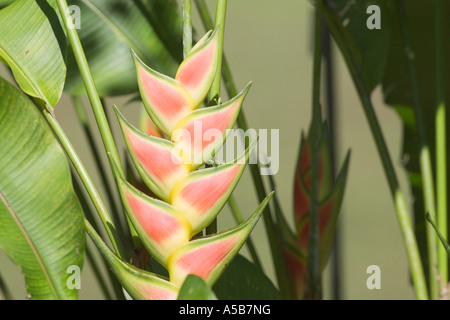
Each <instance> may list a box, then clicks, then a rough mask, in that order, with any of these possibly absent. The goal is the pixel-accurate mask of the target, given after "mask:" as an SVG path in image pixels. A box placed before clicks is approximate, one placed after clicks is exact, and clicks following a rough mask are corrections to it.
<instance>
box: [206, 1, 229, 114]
mask: <svg viewBox="0 0 450 320" xmlns="http://www.w3.org/2000/svg"><path fill="white" fill-rule="evenodd" d="M226 13H227V0H217V5H216V24H215V27H216V28H218V30H217V32H219V40H218V41H219V52H220V54H219V59H218V62H217V73H216V76H215V77H214V81H213V83H212V85H211V90H210V92H209V104H210V105H217V104H219V99H220V86H221V78H222V60H223V41H224V36H225V20H226Z"/></svg>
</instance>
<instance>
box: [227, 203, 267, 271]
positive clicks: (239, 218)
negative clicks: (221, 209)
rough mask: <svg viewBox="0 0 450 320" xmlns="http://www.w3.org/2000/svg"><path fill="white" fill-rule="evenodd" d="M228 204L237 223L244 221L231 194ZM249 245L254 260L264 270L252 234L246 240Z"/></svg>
mask: <svg viewBox="0 0 450 320" xmlns="http://www.w3.org/2000/svg"><path fill="white" fill-rule="evenodd" d="M228 205H229V207H230V209H231V212H232V213H233V217H234V220H235V221H236V223H237V224H241V223H243V222H244V218H243V217H242V214H241V211H240V210H239V207H238V205H237V203H236V200H235V199H234V198H233V196H231V197H230V198H229V199H228ZM245 244H246V245H247V248H248V251H249V253H250V256H251V257H252V260H253V262H254V263H255V265H256V266H258V267H259V268H260V269H261V270H263V267H262V264H261V260H259V257H258V253H257V252H256V249H255V245H254V244H253V240H252V239H251V236H249V237H248V239H247V241H246V242H245Z"/></svg>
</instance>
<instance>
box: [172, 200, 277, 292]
mask: <svg viewBox="0 0 450 320" xmlns="http://www.w3.org/2000/svg"><path fill="white" fill-rule="evenodd" d="M272 195H273V192H272V193H271V194H269V195H268V196H267V197H266V198H265V199H264V200H263V202H262V203H261V204H260V205H259V207H258V208H257V209H256V211H255V213H253V215H251V216H250V217H249V218H248V219H247V220H246V221H245V222H243V223H242V224H240V225H239V226H237V227H235V228H232V229H229V230H227V231H223V232H220V233H216V234H214V235H211V236H205V237H203V238H199V239H196V240H193V241H190V242H189V243H187V244H186V245H184V246H183V247H181V248H179V249H178V250H176V251H175V252H174V253H173V254H172V255H171V256H170V257H169V259H168V261H167V265H168V270H169V274H170V281H171V282H172V283H174V284H175V285H177V286H181V285H182V283H183V282H184V280H185V279H186V277H187V276H188V275H189V274H195V275H197V276H199V277H200V278H202V279H203V280H204V281H205V282H206V283H207V284H208V285H209V286H212V285H213V284H214V282H215V281H216V280H217V279H218V277H219V276H220V274H221V273H222V272H223V270H224V269H225V268H226V266H227V265H228V264H229V263H230V261H231V260H232V259H233V258H234V256H235V255H236V254H237V253H238V252H239V250H240V248H241V247H242V245H243V244H244V242H245V241H246V240H247V237H248V236H249V234H250V232H251V231H252V230H253V228H254V226H255V225H256V223H257V222H258V220H259V218H260V217H261V214H262V212H263V210H264V208H265V207H266V205H267V203H268V202H269V200H270V199H271V197H272Z"/></svg>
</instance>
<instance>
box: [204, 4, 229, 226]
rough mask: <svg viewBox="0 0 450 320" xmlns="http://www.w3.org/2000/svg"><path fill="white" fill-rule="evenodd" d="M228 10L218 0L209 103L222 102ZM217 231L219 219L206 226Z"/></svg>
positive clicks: (216, 103) (225, 5)
mask: <svg viewBox="0 0 450 320" xmlns="http://www.w3.org/2000/svg"><path fill="white" fill-rule="evenodd" d="M226 12H227V0H217V5H216V24H215V27H216V28H217V27H218V28H219V30H218V31H217V32H219V39H218V41H219V52H220V53H219V58H218V62H217V72H216V75H215V77H214V80H213V83H212V85H211V89H210V91H209V105H210V106H211V105H218V104H219V103H220V102H219V101H220V79H221V77H222V72H221V71H222V57H223V38H224V33H225V17H226ZM216 232H217V219H214V221H213V222H212V223H211V224H210V225H209V226H208V227H207V228H206V234H214V233H216Z"/></svg>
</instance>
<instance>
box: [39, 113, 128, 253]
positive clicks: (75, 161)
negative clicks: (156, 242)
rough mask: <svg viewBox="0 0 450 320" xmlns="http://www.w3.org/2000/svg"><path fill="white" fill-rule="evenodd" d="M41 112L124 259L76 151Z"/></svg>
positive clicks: (54, 122) (96, 193) (108, 219)
mask: <svg viewBox="0 0 450 320" xmlns="http://www.w3.org/2000/svg"><path fill="white" fill-rule="evenodd" d="M43 112H44V116H45V118H46V119H47V122H48V123H49V124H50V126H51V127H52V129H53V132H54V133H55V135H56V136H57V137H58V140H59V142H60V144H61V145H62V147H63V149H64V150H65V151H66V154H67V156H68V157H69V159H70V161H71V162H72V165H73V167H74V168H75V170H76V172H77V174H78V175H79V177H80V179H81V181H82V183H83V185H84V187H85V188H86V191H87V193H88V194H89V197H90V199H91V201H92V203H93V205H94V207H95V209H96V211H97V213H98V215H99V217H100V219H101V221H102V223H103V226H104V227H105V229H106V232H107V234H108V236H109V239H110V240H111V242H112V245H113V246H114V249H115V251H116V252H117V254H118V255H120V256H121V257H122V258H124V257H126V254H125V250H124V249H123V246H122V243H121V241H120V237H119V235H118V233H117V230H116V228H115V227H114V223H113V222H112V220H111V218H110V216H109V214H108V211H107V210H106V207H105V205H104V204H103V201H102V199H101V198H100V195H99V194H98V192H97V190H96V188H95V186H94V184H93V183H92V181H91V178H90V177H89V175H88V173H87V171H86V169H85V168H84V165H83V163H82V162H81V160H80V158H79V157H78V154H77V153H76V151H75V149H74V148H73V146H72V144H71V143H70V141H69V139H68V137H67V136H66V134H65V132H64V130H63V129H62V128H61V126H60V124H59V123H58V121H57V120H56V119H55V118H54V116H53V115H52V114H50V113H49V112H48V111H47V110H45V111H43ZM124 259H125V258H124Z"/></svg>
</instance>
